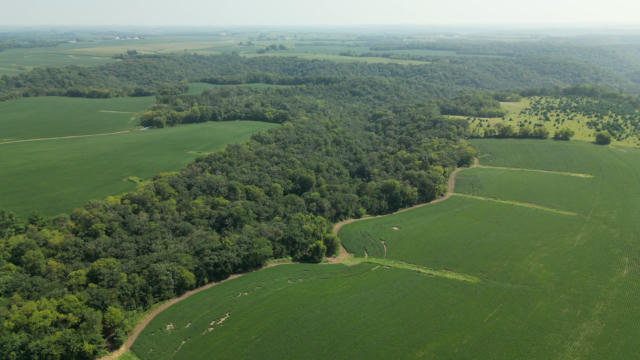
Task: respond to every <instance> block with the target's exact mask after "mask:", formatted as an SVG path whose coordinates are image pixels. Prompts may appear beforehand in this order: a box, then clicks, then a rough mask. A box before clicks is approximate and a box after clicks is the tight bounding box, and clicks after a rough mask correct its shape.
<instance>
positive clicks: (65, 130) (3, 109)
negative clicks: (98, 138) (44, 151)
mask: <svg viewBox="0 0 640 360" xmlns="http://www.w3.org/2000/svg"><path fill="white" fill-rule="evenodd" d="M154 103H155V98H154V97H138V98H135V97H130V98H114V99H83V98H69V97H34V98H22V99H18V100H13V101H7V102H2V103H0V113H1V114H2V117H0V144H2V142H5V141H12V140H23V139H34V138H50V137H60V136H77V135H88V134H100V133H110V132H118V131H123V130H129V129H133V128H135V127H137V126H139V124H138V117H139V114H140V113H141V112H142V111H144V110H145V109H146V108H148V107H149V106H151V105H152V104H154Z"/></svg>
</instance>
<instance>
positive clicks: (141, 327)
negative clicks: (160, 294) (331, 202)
mask: <svg viewBox="0 0 640 360" xmlns="http://www.w3.org/2000/svg"><path fill="white" fill-rule="evenodd" d="M284 264H292V263H291V262H281V263H275V264H269V265H267V266H264V267H262V268H260V269H258V270H262V269H267V268H270V267H274V266H278V265H284ZM258 270H255V271H258ZM249 273H251V272H247V273H242V274H233V275H230V276H229V277H228V278H226V279H224V280H222V281H218V282H213V283H209V284H207V285H204V286H201V287H199V288H197V289H193V290H191V291H187V292H186V293H184V294H182V295H181V296H180V297H177V298H174V299H171V300H168V301H167V302H164V303H162V304H161V305H160V306H158V307H157V308H155V309H153V311H151V312H150V313H148V314H147V315H145V316H144V318H142V320H140V322H139V323H138V324H136V327H135V328H134V329H133V331H132V332H131V334H129V337H127V340H126V341H125V342H124V344H122V346H120V348H119V349H118V350H116V351H114V352H112V353H110V354H109V355H107V356H103V357H101V358H100V360H116V359H117V358H118V357H120V356H121V355H122V354H124V353H125V352H127V351H128V350H129V349H130V348H131V345H133V343H134V342H135V341H136V339H137V338H138V336H139V335H140V333H141V332H142V330H144V328H146V327H147V325H149V323H150V322H151V320H153V318H155V317H156V316H157V315H158V314H160V313H161V312H163V311H164V310H166V309H167V308H168V307H170V306H171V305H173V304H175V303H177V302H179V301H182V300H184V299H186V298H188V297H189V296H191V295H193V294H197V293H199V292H201V291H204V290H207V289H209V288H212V287H214V286H216V285H218V284H222V283H224V282H227V281H229V280H233V279H237V278H239V277H241V276H244V275H246V274H249Z"/></svg>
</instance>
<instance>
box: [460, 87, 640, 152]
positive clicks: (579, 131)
mask: <svg viewBox="0 0 640 360" xmlns="http://www.w3.org/2000/svg"><path fill="white" fill-rule="evenodd" d="M533 99H539V98H538V97H535V98H523V99H522V100H521V101H519V102H503V103H501V106H502V108H503V109H505V110H506V111H507V114H506V116H505V117H504V119H502V118H473V117H471V122H470V124H471V127H472V128H474V127H480V128H482V127H483V126H484V127H486V126H487V125H492V126H493V125H495V124H498V123H503V124H507V125H511V126H513V127H514V128H516V129H519V128H520V125H521V124H522V125H526V126H529V127H534V126H544V127H546V128H547V129H548V130H549V133H550V134H551V136H553V134H554V133H555V131H556V130H558V129H562V128H569V129H571V130H573V131H574V132H575V136H574V137H573V139H574V140H580V141H588V142H593V141H594V140H595V134H596V131H595V130H593V129H591V128H589V127H588V126H587V122H589V121H591V120H596V119H595V118H591V117H588V116H584V115H581V114H578V113H575V114H574V115H573V116H574V118H573V119H569V118H567V117H565V116H562V115H558V114H553V113H552V114H550V116H549V118H550V121H544V119H543V118H542V117H538V116H533V115H529V114H524V113H521V111H522V110H525V109H527V108H529V107H530V104H531V101H532V100H533ZM540 99H542V101H543V102H544V101H550V98H545V97H543V98H540ZM555 100H557V99H555ZM449 117H451V118H465V119H466V118H469V117H467V116H449ZM610 120H611V117H606V118H604V119H602V120H599V121H604V122H606V121H610ZM556 121H557V122H556ZM613 143H614V144H616V145H623V146H634V147H638V146H640V140H638V138H637V137H630V138H628V139H625V140H623V141H617V140H615V139H614V141H613Z"/></svg>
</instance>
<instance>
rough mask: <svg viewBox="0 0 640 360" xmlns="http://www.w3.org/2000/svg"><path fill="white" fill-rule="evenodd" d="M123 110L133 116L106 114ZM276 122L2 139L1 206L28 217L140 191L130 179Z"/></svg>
mask: <svg viewBox="0 0 640 360" xmlns="http://www.w3.org/2000/svg"><path fill="white" fill-rule="evenodd" d="M118 115H120V116H123V115H124V116H125V117H126V116H130V114H106V116H114V117H115V116H118ZM122 124H124V121H122ZM123 126H124V125H123ZM275 126H277V125H275V124H269V123H264V122H253V121H229V122H215V123H213V122H210V123H203V124H195V125H185V126H179V127H175V128H165V129H153V130H148V131H140V130H139V129H133V130H125V131H124V132H122V133H117V134H110V135H105V136H92V135H75V136H71V137H59V138H54V139H40V140H38V141H34V140H33V139H31V140H19V141H16V142H12V143H9V142H7V143H0V163H1V164H2V166H1V167H0V208H3V209H6V210H11V211H14V212H16V213H17V214H18V215H20V216H22V217H26V216H28V215H29V214H30V212H31V211H33V210H38V211H40V212H41V213H43V214H45V215H56V214H58V213H60V212H68V211H71V210H73V209H74V208H75V207H79V206H82V205H83V204H85V203H86V202H87V201H88V200H91V199H103V198H105V197H107V196H109V195H116V194H120V193H122V192H125V191H131V190H134V189H135V187H136V183H135V181H129V180H128V179H147V178H150V177H152V176H154V175H157V174H158V173H161V172H166V171H175V170H179V169H181V168H183V167H184V166H186V165H187V164H188V163H189V162H191V161H193V160H194V159H195V158H197V157H199V156H202V155H206V154H208V153H211V152H213V151H216V150H219V149H221V148H222V147H223V146H225V145H226V144H230V143H234V142H241V141H245V140H247V139H249V137H250V136H251V135H252V134H254V133H256V132H259V131H264V130H267V129H270V128H273V127H275ZM17 132H18V130H16V133H17ZM52 132H53V131H52ZM23 134H26V132H23ZM94 135H95V134H94ZM43 179H45V181H43Z"/></svg>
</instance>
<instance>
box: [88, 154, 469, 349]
mask: <svg viewBox="0 0 640 360" xmlns="http://www.w3.org/2000/svg"><path fill="white" fill-rule="evenodd" d="M478 165H479V161H478V159H477V158H476V159H475V161H474V164H473V165H472V166H471V167H472V168H473V167H476V166H478ZM464 169H468V168H456V169H455V170H454V171H453V172H451V174H450V175H449V181H448V189H447V193H446V194H445V195H444V196H443V197H441V198H438V199H435V200H432V201H430V202H428V203H424V204H418V205H415V206H412V207H409V208H406V209H402V210H398V211H396V212H394V213H392V214H386V215H378V216H368V217H364V218H359V219H347V220H343V221H341V222H339V223H337V224H336V225H335V226H334V227H333V231H332V232H333V234H334V235H336V236H337V235H338V232H339V231H340V228H342V227H343V226H344V225H346V224H350V223H353V222H356V221H364V220H369V219H375V218H379V217H383V216H389V215H393V214H399V213H403V212H405V211H409V210H413V209H417V208H420V207H423V206H427V205H430V204H435V203H439V202H441V201H444V200H447V199H448V198H450V197H451V195H452V194H453V190H454V187H455V185H456V181H455V178H456V174H458V172H459V171H461V170H464ZM385 248H386V246H385ZM347 256H349V253H348V252H347V250H346V249H345V248H344V247H343V246H342V244H341V245H340V252H339V253H338V255H337V256H335V257H332V258H329V259H327V260H328V261H327V262H328V263H330V264H337V263H341V262H343V261H344V260H345V259H346V258H347ZM284 264H291V262H282V263H275V264H269V265H267V266H265V267H262V268H260V269H257V270H255V271H259V270H262V269H266V268H270V267H274V266H278V265H284ZM246 274H248V273H242V274H234V275H231V276H229V277H228V278H226V279H225V280H222V281H218V282H214V283H210V284H207V285H204V286H201V287H199V288H197V289H193V290H191V291H187V292H186V293H184V294H182V295H181V296H180V297H177V298H175V299H171V300H169V301H167V302H164V303H162V304H161V305H160V306H158V307H157V308H155V309H153V311H151V312H150V313H148V314H147V315H145V317H144V318H142V320H140V322H139V323H138V324H137V325H136V327H135V328H134V329H133V331H132V332H131V334H130V335H129V337H127V340H126V341H125V342H124V344H122V346H121V347H120V348H119V349H118V350H116V351H114V352H112V353H111V354H109V355H107V356H104V357H102V358H100V360H116V359H117V358H118V357H119V356H121V355H122V354H124V353H125V352H127V351H128V350H129V349H130V348H131V345H133V343H134V342H135V341H136V339H137V338H138V336H139V335H140V333H141V332H142V330H144V328H145V327H147V325H149V322H151V320H153V318H155V317H156V316H157V315H158V314H160V313H161V312H162V311H164V310H166V309H167V308H168V307H170V306H171V305H173V304H175V303H177V302H179V301H182V300H184V299H186V298H188V297H189V296H191V295H193V294H197V293H199V292H201V291H204V290H207V289H209V288H211V287H213V286H216V285H218V284H222V283H224V282H227V281H229V280H233V279H236V278H239V277H241V276H244V275H246Z"/></svg>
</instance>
